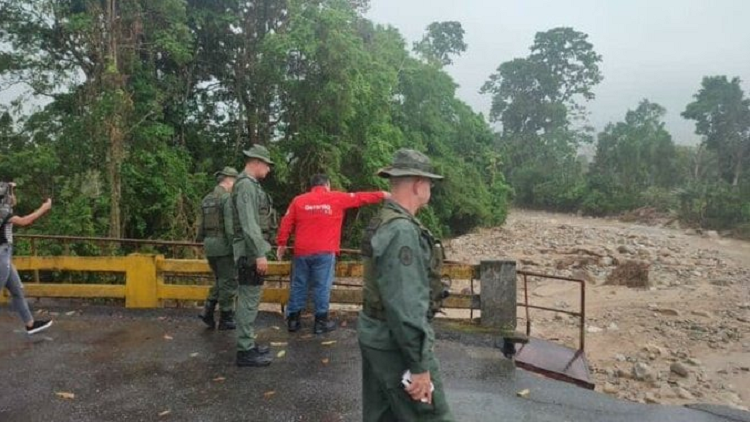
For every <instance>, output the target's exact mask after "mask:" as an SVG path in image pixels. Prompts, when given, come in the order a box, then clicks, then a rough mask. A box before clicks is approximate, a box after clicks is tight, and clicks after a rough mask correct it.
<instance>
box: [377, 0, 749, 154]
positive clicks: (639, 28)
mask: <svg viewBox="0 0 750 422" xmlns="http://www.w3.org/2000/svg"><path fill="white" fill-rule="evenodd" d="M370 5H371V7H370V11H369V12H368V14H367V16H368V18H370V19H371V20H373V21H375V22H377V23H382V24H389V25H392V26H394V27H396V28H398V29H399V31H400V32H401V34H402V35H403V36H404V37H405V38H406V39H407V42H408V43H409V45H411V43H412V42H413V41H417V40H419V39H421V38H422V35H423V34H424V30H425V28H426V27H427V25H429V24H430V23H431V22H435V21H449V20H454V21H459V22H461V24H462V25H463V28H464V31H466V34H465V36H464V41H465V42H466V43H467V44H468V50H467V51H466V52H465V53H464V54H463V55H462V56H461V57H459V58H457V59H456V60H455V63H454V64H453V65H452V66H450V67H448V68H447V69H446V70H447V71H448V73H450V74H451V75H452V76H453V78H454V79H455V81H456V82H457V83H458V84H459V89H458V96H459V97H460V98H461V99H462V100H464V101H465V102H466V103H468V104H469V105H470V106H471V107H473V108H474V110H475V111H477V112H482V113H484V114H485V116H487V115H488V112H489V107H490V103H491V100H490V98H489V96H487V95H481V94H479V88H480V87H481V86H482V84H483V83H484V82H485V81H486V80H487V78H488V76H489V75H490V74H492V73H494V72H495V70H496V69H497V67H498V66H499V65H500V64H501V63H503V62H505V61H508V60H511V59H513V58H517V57H525V56H527V55H528V54H529V47H530V46H531V45H532V44H533V42H534V35H535V34H536V33H537V32H540V31H546V30H548V29H551V28H555V27H559V26H569V27H572V28H574V29H575V30H577V31H581V32H584V33H586V34H588V35H589V41H590V42H591V43H592V44H593V45H594V49H595V51H596V52H597V53H599V54H600V55H601V56H602V57H603V63H602V64H601V71H602V73H603V75H604V81H602V82H601V83H600V84H599V85H598V86H597V87H596V88H595V89H594V92H595V94H596V99H595V100H594V101H591V102H589V103H588V104H587V108H588V110H589V111H590V113H591V123H592V124H593V125H594V126H595V127H596V128H597V131H598V130H601V129H602V128H603V127H604V125H606V124H607V123H608V122H611V121H621V120H623V118H624V116H625V112H626V111H627V110H628V109H634V108H635V107H636V106H637V104H638V102H639V101H640V100H641V99H643V98H648V99H649V100H650V101H653V102H656V103H658V104H661V105H662V106H663V107H665V108H666V109H667V116H666V123H667V129H668V130H669V131H670V132H671V133H672V136H673V138H674V140H675V142H678V143H695V142H696V141H697V140H698V138H697V136H696V135H694V134H693V131H694V126H693V123H692V121H687V120H684V119H683V118H682V117H680V113H681V112H682V111H683V110H684V109H685V106H686V105H687V104H688V103H689V102H691V101H692V96H693V95H694V94H695V93H696V92H697V91H698V89H699V88H700V83H701V79H702V78H703V76H708V75H727V76H729V77H730V78H731V77H734V76H739V77H740V78H741V79H742V80H743V89H744V91H745V93H746V95H748V96H750V1H748V0H710V1H709V0H649V1H646V0H515V1H512V0H371V3H370Z"/></svg>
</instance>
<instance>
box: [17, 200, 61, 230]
mask: <svg viewBox="0 0 750 422" xmlns="http://www.w3.org/2000/svg"><path fill="white" fill-rule="evenodd" d="M50 208H52V199H50V198H47V200H46V201H44V203H42V206H41V207H39V208H37V209H36V211H34V212H32V213H31V214H28V215H24V216H23V217H20V216H17V215H14V216H13V217H11V218H10V220H8V221H10V223H11V224H13V225H15V226H21V227H24V226H28V225H29V224H31V223H33V222H34V221H36V219H37V218H39V217H41V216H43V215H44V214H46V213H47V211H49V210H50Z"/></svg>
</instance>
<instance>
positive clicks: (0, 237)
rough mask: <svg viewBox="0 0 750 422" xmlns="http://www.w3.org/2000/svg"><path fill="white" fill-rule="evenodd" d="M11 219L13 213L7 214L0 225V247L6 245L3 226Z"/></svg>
mask: <svg viewBox="0 0 750 422" xmlns="http://www.w3.org/2000/svg"><path fill="white" fill-rule="evenodd" d="M11 217H13V213H8V215H6V216H5V217H4V218H3V221H2V223H0V245H4V244H6V243H8V239H6V238H5V225H6V224H7V223H8V220H10V219H11Z"/></svg>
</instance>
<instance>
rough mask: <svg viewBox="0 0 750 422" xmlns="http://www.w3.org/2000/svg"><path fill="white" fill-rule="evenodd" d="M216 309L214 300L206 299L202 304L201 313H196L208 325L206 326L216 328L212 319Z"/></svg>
mask: <svg viewBox="0 0 750 422" xmlns="http://www.w3.org/2000/svg"><path fill="white" fill-rule="evenodd" d="M215 310H216V301H215V300H207V301H206V303H205V304H204V305H203V314H201V315H198V318H200V319H201V321H203V323H205V324H206V325H208V328H210V329H212V330H213V329H214V328H216V320H214V311H215Z"/></svg>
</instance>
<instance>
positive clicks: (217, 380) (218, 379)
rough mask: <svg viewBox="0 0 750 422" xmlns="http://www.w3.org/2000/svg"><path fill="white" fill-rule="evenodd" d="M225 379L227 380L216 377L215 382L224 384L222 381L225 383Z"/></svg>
mask: <svg viewBox="0 0 750 422" xmlns="http://www.w3.org/2000/svg"><path fill="white" fill-rule="evenodd" d="M225 379H226V378H224V377H216V378H214V382H222V381H224V380H225Z"/></svg>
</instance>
